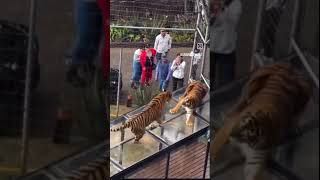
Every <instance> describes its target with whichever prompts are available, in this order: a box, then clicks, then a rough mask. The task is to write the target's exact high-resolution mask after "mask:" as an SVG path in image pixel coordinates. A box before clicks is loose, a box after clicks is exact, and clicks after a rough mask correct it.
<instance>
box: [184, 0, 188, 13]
mask: <svg viewBox="0 0 320 180" xmlns="http://www.w3.org/2000/svg"><path fill="white" fill-rule="evenodd" d="M187 11H188V9H187V0H184V14H187Z"/></svg>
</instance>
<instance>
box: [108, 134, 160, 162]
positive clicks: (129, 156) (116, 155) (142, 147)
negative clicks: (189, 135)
mask: <svg viewBox="0 0 320 180" xmlns="http://www.w3.org/2000/svg"><path fill="white" fill-rule="evenodd" d="M121 147H122V152H121ZM165 147H166V145H165V144H162V143H160V142H158V141H156V140H155V139H154V138H153V137H151V135H149V134H147V133H146V134H145V135H144V136H143V138H142V139H141V140H140V144H135V143H134V140H131V141H128V142H126V143H124V144H123V145H120V146H117V147H115V148H113V149H111V150H110V157H111V158H113V159H114V160H116V161H119V160H120V154H122V164H121V163H120V164H121V165H122V166H123V167H125V168H127V167H129V166H131V165H133V164H135V163H136V162H139V161H141V160H143V159H145V158H147V157H149V156H150V155H152V154H155V153H157V152H159V151H160V150H161V149H164V148H165Z"/></svg>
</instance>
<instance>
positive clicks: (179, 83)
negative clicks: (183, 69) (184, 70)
mask: <svg viewBox="0 0 320 180" xmlns="http://www.w3.org/2000/svg"><path fill="white" fill-rule="evenodd" d="M183 80H184V79H183V78H182V79H178V78H175V77H172V91H175V90H177V89H180V88H182V87H183Z"/></svg>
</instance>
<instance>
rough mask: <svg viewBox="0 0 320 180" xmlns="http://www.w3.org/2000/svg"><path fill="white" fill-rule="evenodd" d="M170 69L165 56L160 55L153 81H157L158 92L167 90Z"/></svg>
mask: <svg viewBox="0 0 320 180" xmlns="http://www.w3.org/2000/svg"><path fill="white" fill-rule="evenodd" d="M170 67H171V63H170V61H169V60H168V59H167V57H166V55H162V58H161V62H159V63H158V66H157V69H156V77H155V80H156V81H157V80H159V84H160V87H159V89H160V91H162V92H164V91H166V90H167V88H168V83H169V79H170V77H168V76H170V73H169V72H170Z"/></svg>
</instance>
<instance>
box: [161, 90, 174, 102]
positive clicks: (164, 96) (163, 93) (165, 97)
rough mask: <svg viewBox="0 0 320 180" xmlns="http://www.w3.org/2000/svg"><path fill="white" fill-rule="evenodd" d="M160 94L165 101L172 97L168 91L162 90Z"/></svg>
mask: <svg viewBox="0 0 320 180" xmlns="http://www.w3.org/2000/svg"><path fill="white" fill-rule="evenodd" d="M161 96H162V97H163V99H164V100H165V101H167V102H168V101H170V100H171V98H172V94H171V92H170V91H165V92H162V93H161Z"/></svg>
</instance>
